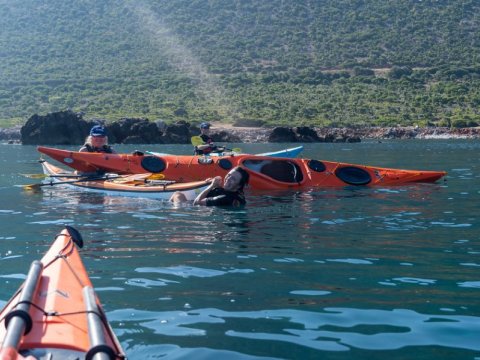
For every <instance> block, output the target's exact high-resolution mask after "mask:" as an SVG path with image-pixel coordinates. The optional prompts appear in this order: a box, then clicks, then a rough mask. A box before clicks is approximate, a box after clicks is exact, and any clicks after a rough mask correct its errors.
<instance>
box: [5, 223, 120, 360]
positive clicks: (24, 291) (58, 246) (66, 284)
mask: <svg viewBox="0 0 480 360" xmlns="http://www.w3.org/2000/svg"><path fill="white" fill-rule="evenodd" d="M75 244H77V245H78V246H79V247H82V245H83V240H82V237H81V235H80V234H79V233H78V232H77V230H75V229H74V228H72V227H69V226H67V227H66V228H65V229H64V230H63V231H62V232H61V234H58V235H57V237H56V239H55V241H54V242H53V244H52V246H51V247H50V249H49V250H48V252H47V253H46V254H45V256H44V257H43V258H42V260H41V261H34V262H33V263H32V265H31V267H30V271H29V272H28V275H27V278H26V280H25V283H24V284H23V285H22V286H21V287H20V289H19V290H18V291H17V292H16V293H15V295H14V296H13V297H12V298H11V299H10V301H9V302H8V303H7V305H6V306H5V308H4V309H3V310H2V311H1V313H0V343H1V348H0V360H15V359H28V360H31V359H40V358H41V359H126V356H125V355H124V352H123V350H122V348H121V346H120V344H119V342H118V340H117V338H116V337H115V334H114V333H113V331H112V329H111V328H110V325H109V324H108V322H107V319H106V317H105V314H104V312H103V309H102V307H101V305H100V302H99V300H98V298H97V296H96V295H95V293H94V291H93V287H92V283H91V282H90V279H89V277H88V275H87V271H86V270H85V267H84V265H83V263H82V260H81V258H80V255H79V253H78V251H77V248H76V246H75Z"/></svg>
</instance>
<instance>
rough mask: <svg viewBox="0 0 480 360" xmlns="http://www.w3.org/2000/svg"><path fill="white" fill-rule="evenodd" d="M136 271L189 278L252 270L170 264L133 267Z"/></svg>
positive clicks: (249, 271) (249, 270)
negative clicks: (223, 269) (169, 265)
mask: <svg viewBox="0 0 480 360" xmlns="http://www.w3.org/2000/svg"><path fill="white" fill-rule="evenodd" d="M135 271H136V272H139V273H159V274H169V275H174V276H179V277H182V278H189V277H199V278H208V277H215V276H222V275H225V274H229V273H251V272H254V270H252V269H234V268H232V269H229V270H226V271H222V270H214V269H205V268H198V267H192V266H183V265H179V266H171V267H158V268H156V267H155V268H154V267H145V268H137V269H135Z"/></svg>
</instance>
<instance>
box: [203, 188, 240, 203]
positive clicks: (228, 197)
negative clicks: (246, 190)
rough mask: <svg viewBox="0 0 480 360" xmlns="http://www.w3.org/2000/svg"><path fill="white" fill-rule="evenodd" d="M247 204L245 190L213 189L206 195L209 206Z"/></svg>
mask: <svg viewBox="0 0 480 360" xmlns="http://www.w3.org/2000/svg"><path fill="white" fill-rule="evenodd" d="M245 204H246V201H245V196H244V195H243V192H240V191H227V190H225V189H224V188H215V189H212V190H210V191H209V192H208V194H207V197H206V205H207V206H240V205H245Z"/></svg>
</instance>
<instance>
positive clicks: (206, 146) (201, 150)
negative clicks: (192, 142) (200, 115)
mask: <svg viewBox="0 0 480 360" xmlns="http://www.w3.org/2000/svg"><path fill="white" fill-rule="evenodd" d="M200 137H201V138H202V140H203V144H202V145H197V146H195V154H197V155H206V154H210V153H211V152H212V151H219V152H221V151H224V150H225V148H224V147H220V146H216V145H215V144H214V143H213V140H212V138H211V137H210V124H209V123H208V122H202V123H201V124H200Z"/></svg>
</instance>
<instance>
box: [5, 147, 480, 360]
mask: <svg viewBox="0 0 480 360" xmlns="http://www.w3.org/2000/svg"><path fill="white" fill-rule="evenodd" d="M234 145H235V147H236V146H239V147H242V149H243V150H244V151H247V152H264V151H273V150H277V149H280V148H282V147H291V146H294V145H296V144H268V145H267V144H234ZM135 149H138V150H150V151H158V152H170V153H183V154H190V153H191V151H192V150H191V147H190V146H185V145H169V146H161V145H141V146H139V145H136V147H135V148H133V147H131V146H126V145H123V146H120V145H118V146H116V150H117V151H119V152H131V151H133V150H135ZM479 153H480V141H478V140H446V139H444V140H422V141H418V140H403V141H382V142H377V141H365V142H362V143H357V144H307V145H306V146H305V151H304V153H303V157H307V158H314V159H323V160H335V161H345V162H351V163H357V164H368V165H376V166H384V167H397V168H409V169H425V170H446V171H448V176H447V180H446V181H443V180H441V181H439V182H437V183H435V184H412V185H407V186H397V187H375V188H368V187H344V188H320V189H315V190H308V191H284V192H278V191H276V192H254V191H251V190H249V191H247V201H248V204H247V206H246V207H245V208H241V209H233V208H231V209H228V208H227V209H225V208H205V207H194V206H190V205H184V206H174V205H172V204H170V203H165V202H161V201H155V200H145V199H141V200H140V199H132V198H122V197H111V196H103V195H99V194H91V193H86V192H75V191H72V190H70V189H64V188H61V187H59V186H52V187H44V188H43V190H42V191H41V192H37V193H32V192H26V191H24V190H23V189H22V187H21V186H16V185H22V184H29V183H35V182H37V181H39V180H33V179H30V178H27V177H25V176H23V175H22V174H28V173H39V172H41V168H40V165H39V164H38V162H37V160H38V159H39V157H40V156H39V154H38V153H37V152H36V149H35V147H32V146H20V145H0V166H1V168H2V171H1V174H0V198H1V203H0V305H3V304H4V303H5V302H6V301H7V300H8V298H9V297H10V296H11V294H13V292H14V291H15V290H16V289H17V288H18V286H20V285H21V283H22V281H23V280H24V278H25V275H26V273H27V271H28V266H29V263H30V262H31V261H33V260H35V259H39V258H41V256H42V255H43V254H44V253H45V251H46V250H47V249H48V247H49V245H50V244H51V242H52V241H53V238H54V236H55V234H57V233H58V232H59V231H60V230H61V229H62V228H63V226H64V225H70V226H73V227H75V228H76V229H77V230H79V231H80V232H81V234H82V235H83V238H84V240H85V242H86V245H85V247H84V249H82V250H81V254H82V257H83V260H84V263H85V265H86V267H87V269H88V271H89V275H90V277H91V279H92V282H93V284H94V286H95V289H96V291H97V294H98V295H99V297H100V299H101V301H102V303H103V304H104V308H105V311H106V312H107V316H108V319H109V321H110V323H111V325H112V327H113V329H114V331H115V333H116V334H117V335H118V338H119V340H120V341H121V343H122V345H123V347H124V349H125V351H126V352H127V354H128V356H129V358H130V359H241V360H247V359H248V360H250V359H369V360H371V359H385V358H388V359H432V360H433V359H435V360H438V359H452V360H453V359H455V360H456V359H472V360H474V359H477V360H478V359H480V300H479V298H480V233H479V228H480V217H479V216H480V212H479V208H480V206H479V203H480V193H479V192H480V160H479V156H478V154H479Z"/></svg>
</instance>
